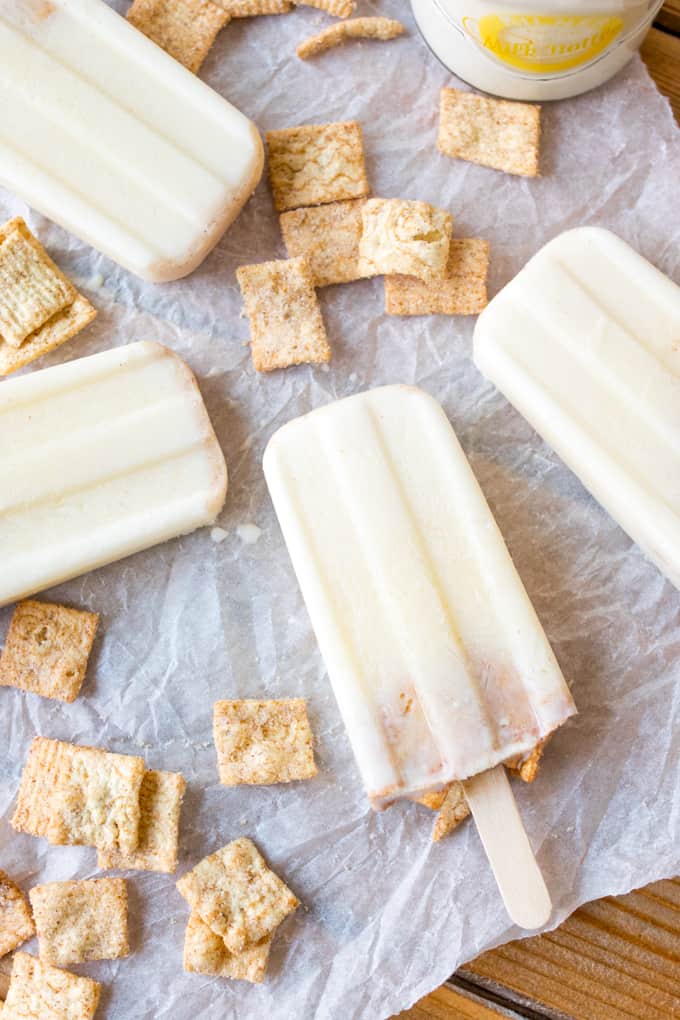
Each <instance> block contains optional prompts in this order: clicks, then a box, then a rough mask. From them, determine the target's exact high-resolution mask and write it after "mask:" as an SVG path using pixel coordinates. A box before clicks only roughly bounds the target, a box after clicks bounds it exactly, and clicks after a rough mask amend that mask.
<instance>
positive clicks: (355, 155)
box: [267, 121, 369, 212]
mask: <svg viewBox="0 0 680 1020" xmlns="http://www.w3.org/2000/svg"><path fill="white" fill-rule="evenodd" d="M267 147H268V150H269V177H270V180H271V186H272V191H273V192H274V203H275V205H276V209H277V211H278V212H285V210H286V209H297V208H298V207H300V206H307V205H324V204H325V203H327V202H342V201H344V200H345V199H348V198H364V197H365V196H366V195H368V192H369V188H368V178H367V177H366V167H365V165H364V147H363V141H362V137H361V125H360V124H359V123H358V122H357V121H345V122H339V123H334V124H305V125H302V126H300V127H291V128H283V129H282V130H280V131H268V132H267Z"/></svg>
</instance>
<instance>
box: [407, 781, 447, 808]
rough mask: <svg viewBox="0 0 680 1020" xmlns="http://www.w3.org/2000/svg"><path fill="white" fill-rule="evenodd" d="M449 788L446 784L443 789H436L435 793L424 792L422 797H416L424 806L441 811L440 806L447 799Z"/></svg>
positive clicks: (418, 802)
mask: <svg viewBox="0 0 680 1020" xmlns="http://www.w3.org/2000/svg"><path fill="white" fill-rule="evenodd" d="M448 791H449V788H448V786H445V787H444V789H443V790H435V791H434V792H433V793H424V794H423V795H422V797H415V798H414V800H415V802H416V804H422V805H423V807H426V808H429V809H430V811H439V809H440V807H441V806H442V804H443V803H444V801H445V800H446V794H447V793H448Z"/></svg>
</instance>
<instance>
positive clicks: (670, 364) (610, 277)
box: [475, 227, 680, 587]
mask: <svg viewBox="0 0 680 1020" xmlns="http://www.w3.org/2000/svg"><path fill="white" fill-rule="evenodd" d="M475 362H476V364H477V366H478V368H479V369H480V370H481V371H482V372H483V373H484V375H486V376H487V377H488V378H489V379H491V380H492V382H494V383H495V384H496V386H498V388H499V389H500V390H501V392H502V393H504V394H505V396H506V397H507V398H508V400H510V401H511V402H512V403H513V404H514V406H515V407H516V408H517V409H518V410H519V411H520V412H521V413H522V414H523V415H524V416H525V417H526V418H527V419H528V421H529V422H531V424H532V425H533V426H534V428H535V429H536V430H537V431H538V432H539V433H540V435H542V436H543V438H544V439H545V440H546V441H547V442H548V443H550V445H551V446H552V447H553V448H554V449H555V450H556V451H557V452H558V453H559V455H560V456H561V457H562V459H563V460H564V461H565V462H566V463H567V464H568V465H569V467H570V468H571V469H572V471H574V472H575V473H576V474H577V475H578V477H579V478H580V479H581V481H582V482H583V484H584V485H585V486H586V487H587V488H588V489H590V491H591V492H592V493H593V495H594V496H595V498H596V499H597V500H599V502H600V503H602V505H603V506H604V507H606V509H607V510H608V511H609V512H610V513H611V515H612V516H613V517H614V518H615V519H616V520H617V521H618V522H619V523H620V524H621V526H622V527H623V528H625V530H626V531H627V532H628V534H629V535H630V536H631V537H632V538H633V539H634V540H635V541H636V542H637V543H638V544H639V545H640V546H641V547H642V549H643V550H644V551H645V552H646V553H647V555H648V556H649V557H650V559H652V560H653V561H654V562H655V563H656V564H657V566H658V567H659V569H660V570H662V571H663V572H664V573H665V574H666V575H667V577H668V578H669V579H670V580H671V581H672V582H673V583H674V584H675V585H676V587H680V287H678V286H677V285H676V284H674V283H673V282H672V281H671V280H669V279H668V278H667V277H666V276H664V275H663V274H662V273H660V272H659V271H658V270H657V269H655V268H654V267H653V266H651V265H650V264H649V262H647V261H646V260H645V259H643V258H642V257H641V256H639V255H638V254H637V253H636V252H635V251H633V249H632V248H630V247H629V246H628V245H626V244H624V243H623V242H622V241H621V240H619V238H617V237H616V236H615V235H614V234H612V233H610V232H609V231H604V230H598V229H593V228H592V227H591V228H582V229H579V230H572V231H569V232H567V233H566V234H563V235H562V236H561V237H558V238H555V240H553V241H551V242H550V244H548V245H547V246H546V247H545V248H544V249H543V250H542V251H540V252H539V253H538V254H537V255H535V256H534V257H533V258H532V259H531V261H530V262H529V264H528V265H527V266H526V268H525V269H523V270H522V272H521V273H520V274H519V275H518V276H516V277H515V279H514V280H513V281H512V282H511V283H510V284H508V286H507V287H505V288H504V289H503V290H502V291H501V293H500V294H498V295H497V297H496V298H494V300H493V301H492V303H491V304H490V305H489V306H488V308H487V309H486V310H485V311H484V312H483V314H482V315H481V316H480V318H479V320H478V322H477V325H476V327H475Z"/></svg>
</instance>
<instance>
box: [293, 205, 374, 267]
mask: <svg viewBox="0 0 680 1020" xmlns="http://www.w3.org/2000/svg"><path fill="white" fill-rule="evenodd" d="M363 204H364V199H362V198H355V199H350V200H349V201H348V202H331V203H330V204H329V205H313V206H309V207H308V208H306V209H291V210H290V212H285V213H281V215H280V217H279V222H280V224H281V233H282V234H283V240H284V242H285V245H286V251H287V252H288V255H289V256H290V258H296V257H297V256H299V255H304V256H305V257H306V258H307V261H308V262H309V265H310V267H311V270H312V276H313V277H314V286H315V287H327V286H329V285H330V284H332V283H351V282H352V281H353V280H361V279H362V278H363V276H365V274H362V273H361V272H360V271H359V241H360V239H361V209H362V206H363Z"/></svg>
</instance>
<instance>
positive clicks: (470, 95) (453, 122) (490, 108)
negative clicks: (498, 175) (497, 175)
mask: <svg viewBox="0 0 680 1020" xmlns="http://www.w3.org/2000/svg"><path fill="white" fill-rule="evenodd" d="M540 138H541V108H540V106H535V105H533V104H532V103H515V102H511V101H509V100H507V99H490V98H489V97H488V96H479V95H477V94H476V93H474V92H460V91H459V90H458V89H449V88H446V89H442V90H441V94H440V106H439V137H438V139H437V145H438V147H439V149H440V151H441V152H443V153H444V155H446V156H452V157H453V158H454V159H464V160H467V161H468V162H469V163H478V164H479V165H480V166H488V167H491V168H492V169H494V170H504V171H505V173H508V174H519V175H521V176H524V177H536V176H537V175H538V172H539V169H538V153H539V144H540Z"/></svg>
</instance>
